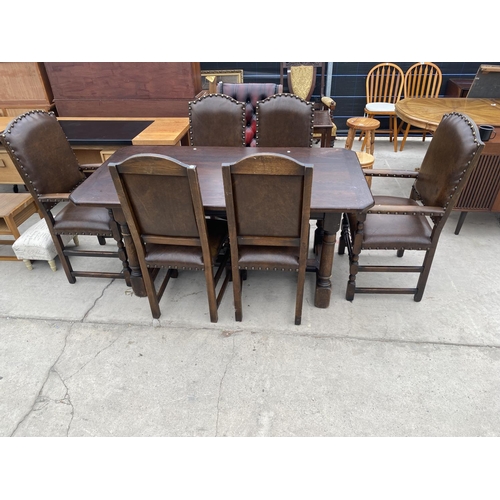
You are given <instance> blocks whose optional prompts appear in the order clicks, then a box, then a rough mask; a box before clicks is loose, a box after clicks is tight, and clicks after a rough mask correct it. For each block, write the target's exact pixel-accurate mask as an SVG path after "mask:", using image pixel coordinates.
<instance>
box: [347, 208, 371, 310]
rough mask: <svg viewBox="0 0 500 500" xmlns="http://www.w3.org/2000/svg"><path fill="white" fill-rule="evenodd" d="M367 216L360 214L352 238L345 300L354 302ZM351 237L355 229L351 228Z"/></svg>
mask: <svg viewBox="0 0 500 500" xmlns="http://www.w3.org/2000/svg"><path fill="white" fill-rule="evenodd" d="M365 219H366V215H363V214H359V215H358V221H357V227H356V229H355V231H356V232H355V235H354V237H353V238H352V244H351V245H350V246H349V280H348V281H347V289H346V294H345V298H346V300H349V301H352V300H354V294H355V293H356V275H357V274H358V261H359V254H360V253H361V246H362V244H363V230H364V222H365ZM350 231H351V235H352V231H353V228H350Z"/></svg>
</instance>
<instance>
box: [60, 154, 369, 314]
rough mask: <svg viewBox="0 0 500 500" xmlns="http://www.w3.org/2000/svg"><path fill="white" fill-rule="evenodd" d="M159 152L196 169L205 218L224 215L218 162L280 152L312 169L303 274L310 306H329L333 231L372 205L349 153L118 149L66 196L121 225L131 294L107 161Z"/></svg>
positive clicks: (136, 280)
mask: <svg viewBox="0 0 500 500" xmlns="http://www.w3.org/2000/svg"><path fill="white" fill-rule="evenodd" d="M139 153H147V154H162V155H166V156H171V157H172V158H175V159H177V160H179V161H181V162H183V163H186V164H190V165H196V166H197V169H198V176H199V181H200V188H201V195H202V200H203V206H204V208H205V213H206V214H207V215H222V214H225V198H224V188H223V181H222V169H221V165H222V163H233V162H236V161H238V160H240V159H242V158H244V157H247V156H251V155H254V154H257V153H280V154H284V155H287V156H290V157H292V158H294V159H295V160H297V161H299V162H302V163H308V164H312V165H314V170H313V186H312V195H311V219H313V220H317V221H318V223H317V229H316V234H315V243H316V244H315V247H316V252H315V258H313V259H310V260H309V261H308V270H309V271H315V272H316V291H315V300H314V304H315V306H316V307H322V308H326V307H328V306H329V304H330V295H331V272H332V265H333V255H334V246H335V241H336V233H337V231H338V230H339V228H340V220H341V215H342V213H343V212H350V213H355V214H357V215H358V219H359V220H360V221H362V220H364V217H366V214H365V212H366V210H368V209H369V208H371V207H372V206H373V204H374V201H373V197H372V194H371V191H370V189H369V187H368V184H367V182H366V180H365V177H364V175H363V172H362V170H361V166H360V164H359V161H358V159H357V156H356V153H355V152H354V151H350V150H346V149H338V148H244V147H242V148H227V147H192V146H181V147H172V146H127V147H123V148H121V149H119V150H117V151H116V152H115V153H114V154H113V155H112V156H111V157H110V158H108V160H106V161H105V162H104V163H103V164H102V166H101V167H99V168H98V169H97V170H96V171H95V173H93V174H92V175H91V176H90V177H89V178H88V179H86V180H85V181H84V182H83V183H82V184H81V185H80V186H78V187H77V188H76V189H75V190H74V191H73V193H72V194H71V196H70V200H71V201H72V202H73V203H74V204H75V205H80V206H88V207H107V208H108V209H109V210H112V213H113V216H114V218H115V220H116V221H117V223H118V224H119V226H120V229H121V232H122V237H123V243H124V246H125V252H126V259H125V261H124V263H123V265H124V273H125V277H126V279H127V282H130V284H131V286H132V289H133V291H134V293H135V294H136V295H138V296H145V295H146V292H145V289H144V283H143V280H142V275H141V271H140V267H139V263H138V261H137V254H136V251H135V248H134V245H133V242H132V238H131V236H130V232H129V229H128V227H127V225H126V223H125V218H124V216H123V212H122V210H121V207H120V203H119V200H118V195H117V193H116V191H115V188H114V185H113V181H112V179H111V175H110V173H109V168H108V165H109V163H115V162H116V163H118V162H122V161H124V160H125V159H126V158H128V157H130V156H131V155H134V154H139Z"/></svg>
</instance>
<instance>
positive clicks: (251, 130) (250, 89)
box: [217, 82, 283, 147]
mask: <svg viewBox="0 0 500 500" xmlns="http://www.w3.org/2000/svg"><path fill="white" fill-rule="evenodd" d="M282 92H283V85H276V84H275V83H225V82H219V83H218V84H217V93H219V94H225V95H228V96H229V97H232V98H233V99H236V100H237V101H239V102H242V103H244V104H245V122H246V123H245V145H246V146H252V147H253V146H255V145H256V139H255V135H256V133H257V122H256V112H257V101H262V100H264V99H265V98H266V97H270V96H272V95H274V94H281V93H282Z"/></svg>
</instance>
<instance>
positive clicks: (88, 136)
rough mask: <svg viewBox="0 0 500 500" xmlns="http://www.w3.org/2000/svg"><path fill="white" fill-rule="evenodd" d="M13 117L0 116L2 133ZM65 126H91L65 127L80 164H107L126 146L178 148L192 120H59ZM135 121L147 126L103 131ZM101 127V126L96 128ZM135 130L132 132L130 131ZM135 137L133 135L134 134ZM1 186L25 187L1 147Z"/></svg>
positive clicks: (135, 118)
mask: <svg viewBox="0 0 500 500" xmlns="http://www.w3.org/2000/svg"><path fill="white" fill-rule="evenodd" d="M12 119H13V118H12V117H0V131H3V130H4V129H5V128H6V127H7V126H8V124H9V123H10V121H11V120H12ZM58 120H59V121H60V122H61V123H62V124H64V123H65V122H67V123H69V124H71V123H76V124H80V125H85V124H87V125H88V126H86V127H83V128H79V129H75V128H73V129H71V128H70V127H65V126H64V125H63V129H65V131H66V135H67V137H68V140H69V141H70V144H71V146H72V148H73V151H74V152H75V155H76V157H77V159H78V161H79V163H80V164H84V163H102V162H104V161H106V160H107V159H108V158H109V157H110V156H111V155H112V154H113V153H114V152H115V151H116V150H117V149H118V148H121V147H124V146H130V145H133V146H148V145H149V146H178V145H180V144H181V142H182V141H183V140H186V138H187V132H188V130H189V118H184V117H170V118H169V117H160V118H157V117H155V118H147V117H145V118H138V117H133V118H130V117H118V118H117V117H97V118H96V117H59V118H58ZM118 122H123V123H124V124H126V123H127V122H133V123H135V124H136V125H137V123H139V124H140V122H144V126H143V127H141V126H139V127H135V130H137V131H138V133H137V134H135V133H134V128H132V129H130V128H126V129H125V132H124V129H123V128H120V127H113V129H111V131H110V127H108V128H107V130H106V129H105V130H104V131H103V130H102V128H103V127H105V124H106V123H110V124H117V123H118ZM96 125H99V126H96ZM131 130H132V131H131ZM131 134H132V135H131ZM0 184H23V180H22V179H21V177H20V175H19V173H18V172H17V169H16V167H15V166H14V164H13V163H12V160H11V158H10V156H9V155H8V153H7V151H5V149H4V148H3V147H1V146H0Z"/></svg>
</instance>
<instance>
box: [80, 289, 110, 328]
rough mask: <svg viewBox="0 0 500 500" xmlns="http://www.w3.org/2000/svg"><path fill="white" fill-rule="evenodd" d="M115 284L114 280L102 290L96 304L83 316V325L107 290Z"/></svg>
mask: <svg viewBox="0 0 500 500" xmlns="http://www.w3.org/2000/svg"><path fill="white" fill-rule="evenodd" d="M114 282H115V280H114V279H112V280H111V281H110V282H109V283H108V284H107V285H106V286H105V287H104V288H103V290H102V292H101V295H99V297H96V299H95V300H94V303H93V304H92V305H91V306H90V307H89V308H88V310H87V312H86V313H85V314H84V315H83V318H82V320H81V322H82V323H83V322H84V321H85V320H86V319H87V316H88V315H89V314H90V312H91V311H92V309H94V307H95V306H96V304H97V302H98V301H99V299H102V297H103V296H104V294H105V292H106V290H107V289H108V288H109V287H110V286H111V285H112V284H113V283H114Z"/></svg>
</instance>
